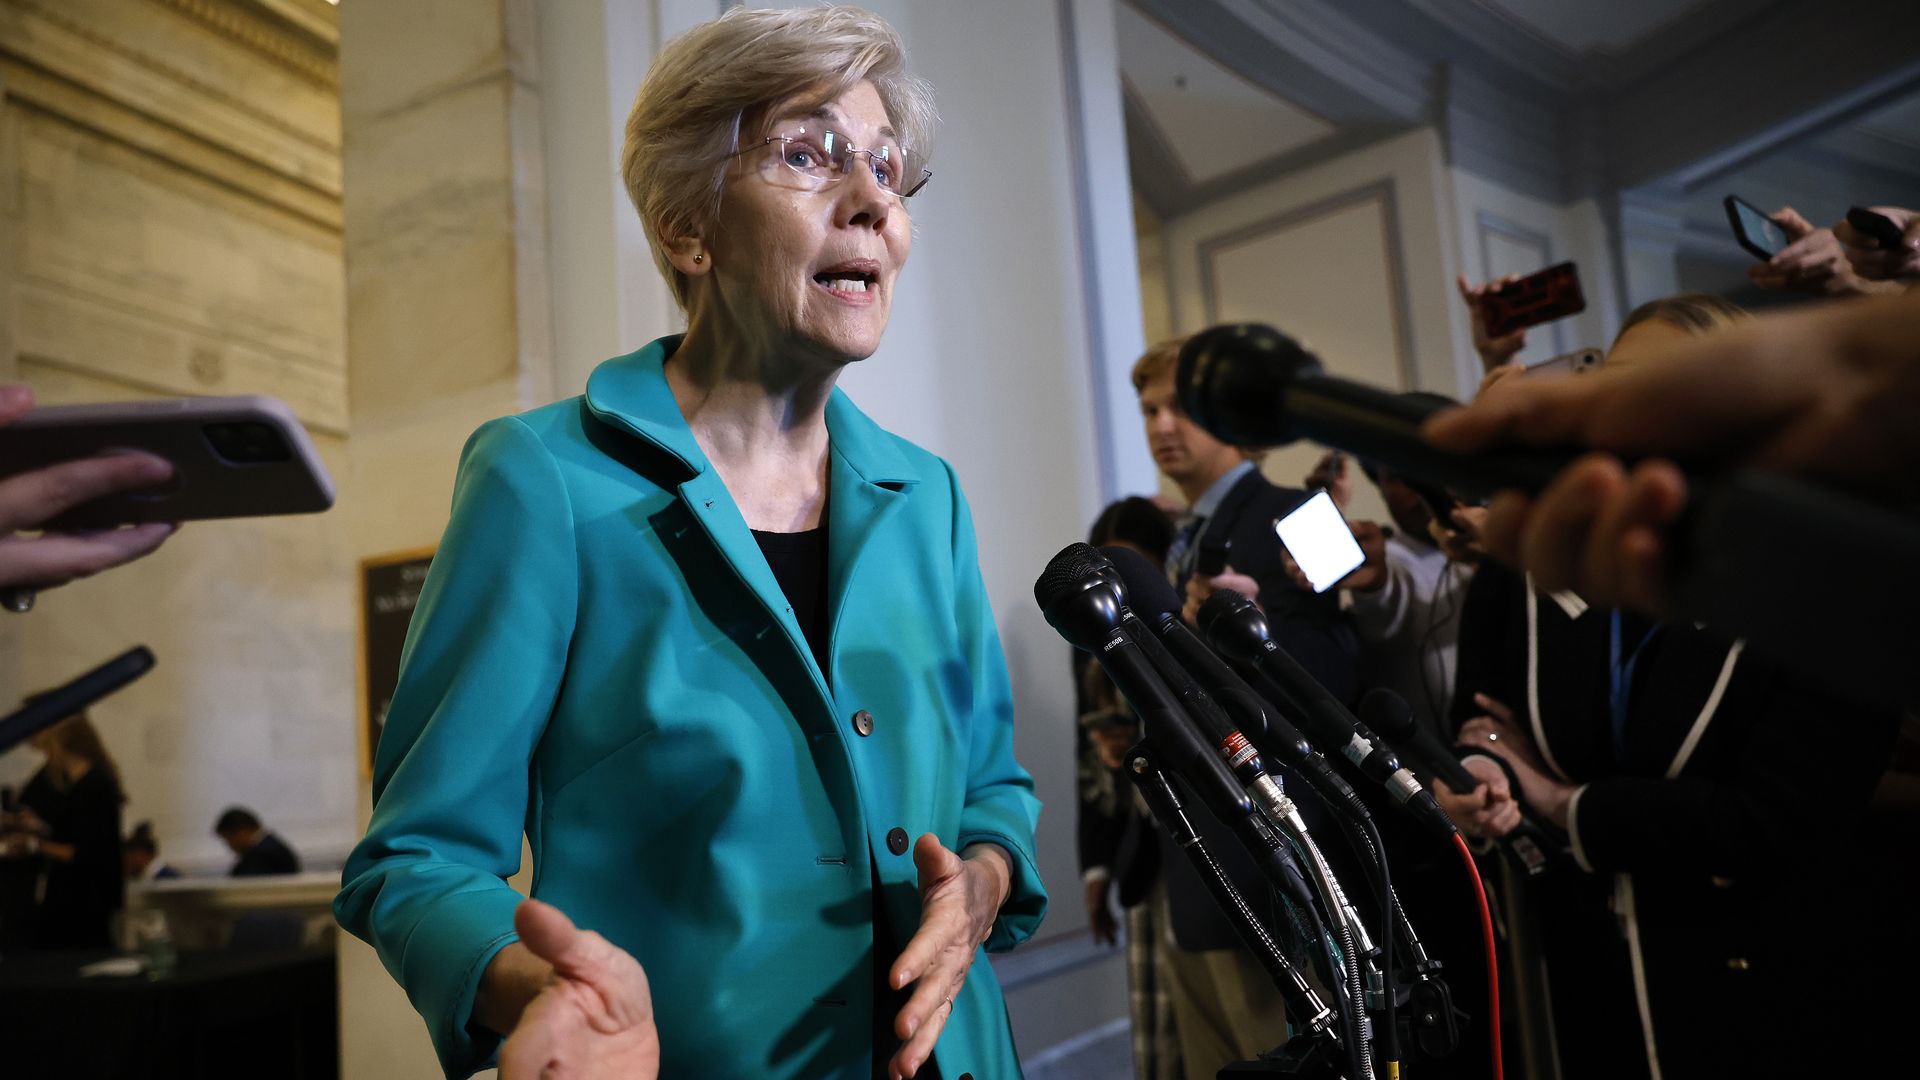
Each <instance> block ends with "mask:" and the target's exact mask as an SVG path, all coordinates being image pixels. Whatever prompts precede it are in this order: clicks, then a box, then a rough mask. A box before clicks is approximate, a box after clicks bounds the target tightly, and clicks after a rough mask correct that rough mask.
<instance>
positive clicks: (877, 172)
mask: <svg viewBox="0 0 1920 1080" xmlns="http://www.w3.org/2000/svg"><path fill="white" fill-rule="evenodd" d="M873 178H874V179H875V180H878V181H880V186H881V187H883V188H891V187H892V186H893V166H892V165H890V164H888V163H887V162H884V161H876V162H874V163H873Z"/></svg>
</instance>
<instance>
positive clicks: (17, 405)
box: [0, 383, 33, 425]
mask: <svg viewBox="0 0 1920 1080" xmlns="http://www.w3.org/2000/svg"><path fill="white" fill-rule="evenodd" d="M32 409H33V388H32V387H30V386H28V385H27V384H26V383H7V384H6V385H4V386H0V425H4V424H11V423H13V422H14V421H15V420H18V419H20V418H21V417H23V416H25V415H27V413H28V412H29V411H31V410H32Z"/></svg>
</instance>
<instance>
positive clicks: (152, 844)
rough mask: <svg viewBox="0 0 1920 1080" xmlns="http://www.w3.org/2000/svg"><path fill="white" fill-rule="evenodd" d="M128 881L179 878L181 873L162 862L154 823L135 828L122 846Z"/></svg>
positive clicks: (149, 822) (145, 822) (142, 823)
mask: <svg viewBox="0 0 1920 1080" xmlns="http://www.w3.org/2000/svg"><path fill="white" fill-rule="evenodd" d="M120 851H121V857H122V860H123V862H124V866H125V870H126V877H127V880H128V881H165V880H166V879H168V878H177V877H179V876H180V871H178V870H175V869H174V868H173V867H171V866H168V865H167V864H166V863H163V862H161V861H160V845H159V843H158V842H156V841H155V840H154V838H153V822H151V821H143V822H141V823H140V824H138V825H135V826H134V827H133V831H132V832H130V833H128V834H127V838H126V839H125V840H124V841H122V842H121V844H120Z"/></svg>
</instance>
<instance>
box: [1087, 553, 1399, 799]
mask: <svg viewBox="0 0 1920 1080" xmlns="http://www.w3.org/2000/svg"><path fill="white" fill-rule="evenodd" d="M1100 553H1101V554H1102V555H1105V556H1106V557H1107V560H1108V561H1109V562H1110V563H1111V564H1112V565H1113V568H1114V570H1115V572H1116V573H1117V574H1118V575H1119V577H1120V579H1121V581H1122V582H1123V584H1124V587H1125V588H1126V591H1127V606H1128V608H1129V609H1131V610H1132V611H1133V613H1134V614H1135V615H1143V616H1144V622H1145V623H1146V625H1147V626H1149V627H1151V628H1152V629H1153V631H1154V632H1155V633H1157V634H1158V635H1159V639H1160V642H1161V644H1162V645H1164V646H1166V648H1167V650H1168V651H1169V652H1171V653H1172V654H1173V655H1174V656H1175V657H1176V658H1177V659H1178V661H1179V662H1180V664H1181V665H1182V666H1183V667H1184V668H1185V669H1186V670H1187V672H1188V673H1190V675H1191V676H1192V677H1193V678H1195V679H1198V680H1199V681H1200V682H1201V683H1202V684H1203V685H1204V686H1205V689H1206V691H1207V692H1208V693H1210V694H1212V695H1213V698H1214V700H1215V701H1217V702H1219V703H1220V705H1221V706H1222V707H1223V708H1225V709H1226V710H1227V711H1228V712H1229V713H1231V714H1232V716H1233V718H1234V720H1235V721H1237V722H1238V727H1239V731H1240V732H1243V733H1245V735H1246V737H1247V738H1248V739H1250V740H1252V742H1253V744H1254V746H1255V747H1257V748H1258V749H1259V751H1260V752H1261V753H1262V754H1267V755H1270V756H1272V757H1273V759H1274V760H1276V761H1279V762H1282V763H1283V764H1286V765H1288V766H1290V767H1292V768H1293V769H1294V770H1295V771H1297V772H1299V773H1300V775H1301V776H1303V777H1305V778H1306V780H1307V782H1308V783H1309V784H1310V785H1312V786H1313V788H1314V790H1316V791H1318V792H1320V794H1321V796H1322V797H1323V798H1325V799H1327V801H1329V802H1334V801H1336V800H1337V801H1340V802H1345V803H1348V804H1349V805H1352V806H1355V807H1358V808H1360V810H1361V812H1362V813H1364V812H1365V805H1364V804H1363V803H1361V802H1360V796H1359V795H1358V794H1356V793H1355V792H1354V790H1353V788H1352V787H1351V786H1350V785H1348V783H1347V781H1346V780H1345V779H1344V778H1343V777H1342V776H1341V775H1340V774H1339V773H1337V772H1335V771H1333V766H1331V765H1329V764H1327V759H1326V758H1324V757H1322V756H1320V754H1319V752H1318V751H1316V750H1314V748H1313V744H1312V743H1310V742H1308V741H1307V737H1306V736H1305V735H1302V734H1301V733H1300V729H1299V728H1296V727H1294V726H1293V725H1292V724H1291V723H1289V722H1287V720H1286V719H1284V718H1283V717H1281V716H1279V715H1278V714H1276V713H1274V712H1273V711H1272V709H1271V708H1270V707H1269V705H1268V703H1267V702H1265V701H1264V700H1263V699H1262V698H1261V697H1260V695H1259V694H1257V693H1255V692H1254V690H1253V688H1252V687H1250V686H1248V685H1247V684H1246V681H1245V680H1243V679H1241V678H1240V676H1238V675H1236V674H1235V673H1234V671H1233V669H1232V668H1230V667H1228V666H1227V665H1226V664H1225V663H1224V662H1222V661H1221V659H1220V658H1219V657H1218V656H1215V655H1214V654H1213V650H1212V649H1209V648H1208V647H1207V644H1206V642H1203V641H1201V640H1200V638H1199V636H1198V635H1196V634H1195V633H1194V632H1193V631H1192V630H1190V629H1188V628H1187V624H1186V622H1185V620H1183V619H1181V617H1180V610H1181V607H1182V605H1181V603H1180V597H1179V594H1178V593H1175V592H1174V591H1173V586H1172V585H1170V584H1168V583H1167V579H1166V578H1165V577H1163V576H1161V574H1160V572H1159V571H1158V570H1156V569H1155V568H1154V566H1153V564H1152V563H1151V562H1148V561H1147V559H1146V557H1145V556H1143V555H1141V554H1140V553H1139V552H1137V551H1132V550H1130V549H1127V548H1119V547H1109V548H1101V549H1100Z"/></svg>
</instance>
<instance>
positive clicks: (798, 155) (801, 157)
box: [787, 146, 817, 169]
mask: <svg viewBox="0 0 1920 1080" xmlns="http://www.w3.org/2000/svg"><path fill="white" fill-rule="evenodd" d="M816 160H817V159H816V158H815V157H814V153H813V151H812V150H809V149H807V148H806V147H804V146H796V147H792V148H790V149H789V150H788V151H787V164H789V165H791V166H793V167H794V168H796V169H810V168H812V167H813V165H814V162H815V161H816Z"/></svg>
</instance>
